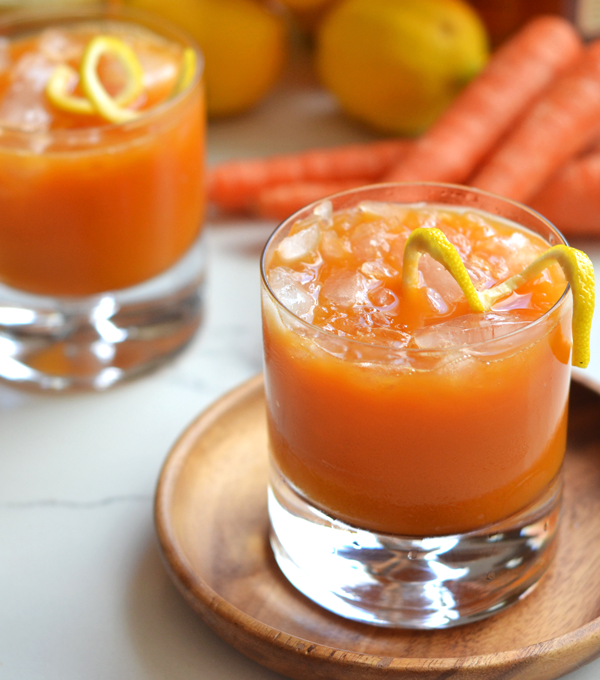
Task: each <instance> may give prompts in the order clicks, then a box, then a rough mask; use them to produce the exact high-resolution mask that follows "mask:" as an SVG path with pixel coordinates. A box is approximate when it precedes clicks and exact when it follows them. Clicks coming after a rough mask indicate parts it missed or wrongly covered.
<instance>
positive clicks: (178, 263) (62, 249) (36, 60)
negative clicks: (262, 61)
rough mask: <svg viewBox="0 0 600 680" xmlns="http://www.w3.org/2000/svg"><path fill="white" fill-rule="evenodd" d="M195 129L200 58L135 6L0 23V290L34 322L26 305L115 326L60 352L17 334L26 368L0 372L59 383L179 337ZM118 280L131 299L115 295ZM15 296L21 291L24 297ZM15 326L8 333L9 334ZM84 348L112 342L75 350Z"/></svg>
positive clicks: (188, 330)
mask: <svg viewBox="0 0 600 680" xmlns="http://www.w3.org/2000/svg"><path fill="white" fill-rule="evenodd" d="M204 137H205V123H204V95H203V87H202V58H201V56H200V54H199V52H198V51H197V48H196V47H195V45H194V44H193V43H192V42H191V41H190V40H189V39H188V38H187V37H186V36H185V35H181V34H180V33H179V32H177V31H176V30H175V29H170V28H169V27H168V26H164V25H162V24H161V25H160V26H159V27H157V26H155V25H153V23H152V20H150V19H148V18H147V17H145V16H144V15H137V14H135V15H132V14H129V13H127V14H123V13H121V12H119V13H111V14H103V13H97V12H96V13H95V12H89V11H81V12H77V13H71V14H66V13H65V14H55V15H41V14H39V15H34V14H28V15H24V16H23V17H20V18H19V17H18V16H17V17H16V18H14V19H12V20H9V21H5V22H4V23H3V24H2V25H0V186H1V187H2V191H1V192H0V214H2V223H1V224H0V283H1V284H3V285H4V287H5V289H6V291H7V292H6V293H5V297H7V298H8V300H9V304H10V303H12V304H13V305H14V306H15V307H17V308H19V309H23V307H24V306H27V305H31V304H36V303H33V302H32V299H35V300H37V301H38V302H37V308H36V309H35V314H36V316H37V323H38V326H39V325H40V323H41V324H42V325H44V323H45V325H46V326H47V325H48V322H47V319H46V320H45V321H42V322H40V315H44V314H45V315H46V316H47V315H48V314H54V316H55V317H56V314H57V312H58V313H59V314H63V315H65V316H68V317H69V320H68V321H65V324H66V325H69V326H70V327H73V326H77V327H78V328H81V327H82V325H86V324H87V325H92V326H94V324H96V325H97V323H96V322H97V319H98V318H100V319H101V320H102V319H103V320H104V321H107V323H108V324H109V325H110V326H113V327H114V330H113V331H112V335H111V332H110V331H109V332H108V333H107V332H104V336H103V334H102V332H101V330H100V331H98V328H95V329H92V331H91V333H92V335H95V337H93V338H92V339H91V340H90V339H89V338H88V340H86V341H81V340H80V339H73V338H72V337H69V334H68V333H66V336H65V334H63V335H62V337H61V343H62V344H61V345H59V346H57V345H56V343H54V342H52V341H51V340H48V342H46V343H41V344H40V342H39V340H40V338H39V328H36V329H33V328H30V329H29V330H31V331H32V332H34V333H36V334H37V340H36V343H29V344H26V345H23V344H22V343H21V344H19V346H18V347H17V349H16V350H15V351H13V352H12V355H11V359H12V360H15V361H17V362H18V363H19V364H20V365H22V366H25V367H26V368H25V369H23V368H20V369H17V368H16V367H15V365H12V364H11V366H9V367H7V368H2V366H1V365H0V373H1V374H2V375H4V377H8V378H9V379H10V375H13V374H18V375H19V376H21V377H22V378H23V380H24V381H25V382H27V383H30V382H33V383H36V382H37V383H38V384H39V383H40V381H43V380H42V378H41V377H40V376H41V375H51V376H54V377H55V378H59V380H58V381H56V380H54V381H52V380H51V382H52V383H53V386H54V387H55V388H56V387H58V388H61V387H60V386H61V385H62V384H63V383H61V381H60V378H64V379H65V380H66V383H65V384H68V385H69V386H73V385H75V384H76V383H77V384H78V383H79V382H81V383H82V384H83V383H86V382H89V381H90V380H92V381H93V380H94V379H95V378H94V376H96V375H97V374H98V373H99V372H102V371H103V370H104V369H105V368H110V369H111V373H110V375H112V376H113V377H114V378H116V379H120V378H122V377H124V376H125V375H126V374H130V373H132V372H138V371H139V370H140V369H142V368H144V367H146V366H147V365H149V364H154V363H156V362H157V361H158V360H160V359H161V358H162V357H165V356H168V355H169V354H171V353H172V352H173V351H175V350H176V349H177V348H179V347H181V346H182V345H183V344H184V342H186V341H187V340H189V338H190V337H191V334H192V333H193V330H194V329H195V328H196V327H197V325H198V321H199V293H198V290H199V283H200V278H201V277H200V266H199V256H198V255H197V254H194V252H195V251H194V249H195V248H196V244H197V241H198V238H199V234H200V227H201V223H202V216H203V210H204V194H203V186H204ZM190 257H193V258H195V261H194V262H193V263H192V262H191V261H188V262H187V270H186V271H183V270H182V269H181V267H182V266H183V265H182V263H184V262H185V261H186V258H187V260H190ZM171 270H173V271H174V272H175V273H173V272H172V271H171ZM161 276H162V277H163V279H164V278H165V277H166V276H168V277H170V283H168V284H167V283H165V281H162V279H160V277H161ZM151 280H157V281H159V283H158V284H153V292H148V293H144V292H143V291H142V292H140V291H141V288H140V287H141V286H143V285H146V284H147V282H149V281H151ZM165 280H166V279H165ZM161 281H162V283H161ZM163 284H164V285H163ZM159 289H160V292H157V291H158V290H159ZM129 290H135V291H136V292H135V294H134V295H133V297H131V295H130V296H129V297H127V295H125V296H123V295H122V294H121V293H122V291H129ZM22 294H26V295H27V296H31V297H28V301H27V302H24V301H23V300H22V299H21V298H19V295H22ZM11 295H12V298H11ZM107 295H108V297H109V298H110V302H107V298H106V296H107ZM173 296H174V297H173ZM42 297H43V298H44V302H43V303H41V302H39V300H40V299H41V298H42ZM130 298H131V300H134V299H135V309H133V310H131V313H130V312H129V311H128V310H127V306H128V304H129V300H130ZM167 298H168V302H167ZM84 300H85V301H87V302H86V303H85V304H84V302H83V301H84ZM98 300H104V301H103V302H102V305H101V310H102V311H99V310H98ZM74 301H76V303H77V304H76V306H77V310H76V311H74V309H73V307H72V303H73V302H74ZM161 301H162V302H161ZM161 304H162V307H164V309H163V310H162V311H160V308H161ZM69 305H71V307H69ZM140 305H141V306H140ZM82 310H84V311H83V312H82ZM73 314H75V315H76V316H77V320H76V321H75V322H74V321H73V318H72V316H73ZM82 314H83V316H84V317H85V319H87V321H85V320H84V319H83V318H82ZM118 314H120V315H121V316H120V318H117V316H118ZM14 316H15V315H14V314H13V317H14ZM17 317H18V318H25V317H24V316H23V314H21V316H20V317H19V315H18V314H17ZM134 317H135V318H134ZM130 322H131V323H132V326H133V327H135V329H136V330H135V331H134V330H133V329H130V328H128V327H127V324H128V323H130ZM3 323H6V320H3V319H2V318H1V316H0V324H3ZM8 325H11V324H10V320H9V321H8ZM12 325H14V324H12ZM19 325H20V324H19ZM100 325H102V324H100ZM104 326H105V330H106V328H108V327H109V326H107V325H106V324H104ZM167 326H169V328H170V330H168V328H167ZM159 327H160V329H161V330H158V329H159ZM27 330H28V328H27V325H26V324H25V327H20V328H19V331H20V332H21V337H22V335H23V331H24V332H27ZM56 335H57V333H56V332H54V336H56ZM88 335H89V333H88ZM134 335H135V341H134V338H133V336H134ZM169 335H171V339H169V337H168V336H169ZM107 336H111V338H109V337H107ZM55 339H56V338H55ZM115 339H116V340H115ZM129 341H131V342H129ZM98 342H100V343H101V344H102V343H106V342H108V343H109V344H112V349H107V348H106V347H103V348H102V349H101V351H100V352H98V351H96V352H95V353H94V351H93V349H92V350H89V347H91V346H92V345H93V344H94V343H98ZM85 343H87V347H88V349H87V350H86V349H85V347H84V345H85ZM97 348H98V345H96V349H97ZM111 354H112V356H109V355H111ZM117 355H118V356H117ZM9 363H10V362H9ZM69 364H70V365H69ZM75 364H76V365H75ZM64 374H67V375H66V376H65V375H64ZM69 376H71V377H69ZM111 381H112V380H109V382H111ZM46 383H47V384H46V386H50V384H49V383H48V381H47V380H46Z"/></svg>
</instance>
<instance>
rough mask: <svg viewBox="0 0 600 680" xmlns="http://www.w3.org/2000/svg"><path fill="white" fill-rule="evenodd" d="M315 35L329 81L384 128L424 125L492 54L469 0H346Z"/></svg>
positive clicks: (357, 112)
mask: <svg viewBox="0 0 600 680" xmlns="http://www.w3.org/2000/svg"><path fill="white" fill-rule="evenodd" d="M316 38H317V48H316V65H317V70H318V73H319V75H320V78H321V80H322V82H323V83H324V85H325V86H326V87H327V88H328V89H330V90H331V92H333V94H334V95H335V96H336V97H337V99H338V100H339V103H340V105H341V106H342V108H343V109H344V110H345V111H346V112H347V113H348V114H350V115H351V116H353V117H354V118H356V119H358V120H359V121H362V122H363V123H366V124H367V125H370V126H371V127H373V128H375V129H376V130H379V131H381V132H385V133H397V134H403V135H416V134H418V133H420V132H422V131H423V130H425V129H426V128H427V127H428V126H429V125H431V123H432V122H433V121H434V120H435V119H436V118H437V117H438V116H439V115H440V114H441V113H442V111H444V109H445V108H446V107H447V106H448V105H449V104H450V102H451V101H452V100H453V99H454V97H455V96H456V95H457V93H458V92H459V91H460V90H461V89H462V88H463V87H464V85H465V84H466V83H467V82H468V81H469V80H471V79H472V78H473V77H474V76H475V75H477V73H479V71H480V70H481V69H482V68H483V66H484V65H485V63H486V61H487V58H488V45H487V36H486V31H485V28H484V26H483V23H482V22H481V20H480V19H479V17H478V15H477V14H476V13H475V11H474V10H473V9H471V7H470V6H469V5H467V4H466V2H463V0H341V1H340V2H339V4H336V5H334V7H333V8H332V9H331V11H330V12H328V14H327V15H326V16H325V18H324V19H323V22H322V23H321V25H320V26H319V28H318V30H317V34H316Z"/></svg>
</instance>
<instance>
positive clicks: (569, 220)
mask: <svg viewBox="0 0 600 680" xmlns="http://www.w3.org/2000/svg"><path fill="white" fill-rule="evenodd" d="M530 205H531V207H532V208H534V209H535V210H537V211H538V212H539V213H541V214H542V215H544V217H546V218H548V219H549V220H550V221H551V222H552V223H553V224H554V225H555V226H556V227H557V228H558V229H560V231H562V232H563V233H564V234H565V235H566V236H571V235H578V236H600V150H597V151H594V152H592V153H589V154H586V155H585V156H583V157H581V158H575V159H573V160H571V161H570V162H569V163H567V164H566V165H565V166H564V167H563V168H561V170H559V171H558V172H557V173H556V174H555V175H554V176H553V177H552V178H551V179H550V181H549V182H548V183H547V184H546V185H545V187H544V188H543V189H542V190H541V191H540V192H539V193H538V194H537V196H535V197H534V198H533V200H532V201H531V202H530Z"/></svg>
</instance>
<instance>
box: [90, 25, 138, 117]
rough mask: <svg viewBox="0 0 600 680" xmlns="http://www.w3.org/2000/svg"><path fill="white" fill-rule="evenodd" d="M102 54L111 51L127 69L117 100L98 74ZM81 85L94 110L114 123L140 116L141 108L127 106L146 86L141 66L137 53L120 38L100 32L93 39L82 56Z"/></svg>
mask: <svg viewBox="0 0 600 680" xmlns="http://www.w3.org/2000/svg"><path fill="white" fill-rule="evenodd" d="M103 54H112V55H113V56H115V57H117V59H118V60H119V61H120V62H121V64H122V65H123V67H124V68H125V72H126V77H127V80H126V83H125V87H124V88H123V90H122V91H121V92H120V93H119V98H118V99H115V98H113V97H111V96H110V94H109V93H108V92H107V91H106V89H105V88H104V85H103V84H102V83H101V82H100V78H99V76H98V62H99V61H100V57H101V56H102V55H103ZM80 71H81V87H82V88H83V91H84V92H85V95H86V97H87V98H88V99H89V100H90V102H91V103H92V106H93V107H94V109H95V110H96V111H97V112H98V113H99V114H100V115H101V116H102V117H103V118H105V119H106V120H108V121H110V122H111V123H126V122H128V121H130V120H134V119H135V118H138V117H139V116H140V113H139V111H132V110H131V109H127V108H125V106H124V104H125V103H126V102H127V103H129V102H132V101H133V100H134V99H135V98H136V97H137V96H138V95H139V94H140V93H141V91H142V89H143V76H144V72H143V70H142V65H141V64H140V61H139V59H138V58H137V55H136V53H135V52H134V51H133V49H132V48H131V47H129V45H127V43H124V42H123V41H122V40H119V39H118V38H113V37H110V36H106V35H98V36H96V37H95V38H92V40H90V42H89V43H88V45H87V47H86V48H85V50H84V52H83V57H82V59H81V67H80Z"/></svg>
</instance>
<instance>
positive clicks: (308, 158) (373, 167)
mask: <svg viewBox="0 0 600 680" xmlns="http://www.w3.org/2000/svg"><path fill="white" fill-rule="evenodd" d="M411 143H412V142H409V141H408V140H404V139H390V140H384V141H378V142H369V143H365V144H352V145H348V146H339V147H332V148H323V149H313V150H310V151H303V152H300V153H295V154H282V155H278V156H271V157H267V158H255V159H249V160H237V161H228V162H224V163H220V164H219V165H216V166H215V167H213V168H212V169H211V170H210V172H209V178H208V198H209V201H211V202H212V203H214V204H215V205H217V206H218V207H220V208H222V209H223V210H229V211H236V210H247V209H248V207H249V206H250V205H252V203H253V202H254V200H255V198H256V196H257V195H258V193H259V192H260V191H261V190H262V189H264V188H265V187H270V186H274V185H277V184H283V183H286V182H305V181H307V182H332V181H338V180H349V179H357V178H358V179H365V178H366V179H368V180H376V179H379V178H380V177H381V176H382V175H383V174H384V173H385V172H387V171H388V170H389V168H391V167H392V165H393V164H394V163H396V162H397V161H398V159H399V158H400V157H401V156H402V155H403V154H404V153H406V150H407V149H408V148H409V146H410V145H411Z"/></svg>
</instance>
